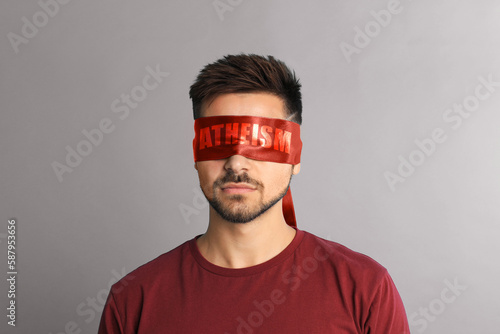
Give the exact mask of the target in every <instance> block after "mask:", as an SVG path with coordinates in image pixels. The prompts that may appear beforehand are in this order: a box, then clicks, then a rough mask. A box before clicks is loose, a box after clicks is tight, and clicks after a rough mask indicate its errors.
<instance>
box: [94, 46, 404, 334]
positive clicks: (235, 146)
mask: <svg viewBox="0 0 500 334" xmlns="http://www.w3.org/2000/svg"><path fill="white" fill-rule="evenodd" d="M190 97H191V99H192V101H193V111H194V118H195V139H194V141H193V150H194V157H195V169H196V170H197V171H198V177H199V180H200V186H201V189H202V190H203V193H204V194H205V196H206V198H207V200H208V201H209V203H210V215H209V224H208V229H207V231H206V233H205V234H203V235H201V236H199V237H196V238H194V239H192V240H190V241H188V242H186V243H184V244H182V245H181V246H179V247H177V248H175V249H174V250H172V251H170V252H168V253H166V254H163V255H161V256H159V257H158V258H157V259H155V260H153V261H151V262H149V263H147V264H145V265H143V266H142V267H139V268H138V269H136V270H135V271H133V272H132V273H130V274H129V276H128V277H126V278H124V279H123V281H122V282H118V283H116V284H115V285H114V286H113V288H112V289H111V292H110V295H109V297H108V301H107V304H106V306H105V308H104V311H103V315H102V319H101V324H100V327H99V333H101V334H105V333H148V334H151V333H203V334H207V333H208V334H211V333H218V334H219V333H220V334H233V333H238V334H239V333H321V334H324V333H335V334H353V333H370V334H403V333H409V329H408V324H407V319H406V315H405V310H404V307H403V303H402V301H401V298H400V296H399V294H398V292H397V290H396V288H395V286H394V284H393V282H392V280H391V278H390V276H389V274H388V273H387V271H386V269H385V268H383V267H382V266H380V265H379V264H378V263H376V262H375V261H374V260H372V259H371V258H369V257H367V256H365V255H362V254H359V253H356V252H353V251H351V250H349V249H347V248H346V247H344V246H342V245H339V244H337V243H334V242H330V241H326V240H323V239H321V238H318V237H316V236H314V235H312V234H310V233H307V232H304V231H301V230H299V229H297V228H296V223H295V216H294V213H293V205H292V202H291V196H290V190H289V185H290V181H291V178H292V176H293V175H296V174H297V173H299V171H300V151H301V148H302V142H301V141H300V126H299V125H300V123H301V121H302V116H301V115H302V102H301V93H300V83H299V81H298V80H297V79H296V77H295V74H294V73H293V72H291V71H290V70H289V69H288V67H287V66H286V65H285V64H284V63H282V62H281V61H278V60H276V59H274V58H273V57H271V56H268V57H261V56H257V55H243V54H241V55H231V56H226V57H224V58H222V59H220V60H218V61H216V62H215V63H212V64H209V65H207V66H205V68H204V69H203V70H202V71H201V72H200V74H199V75H198V77H197V79H196V81H195V83H194V84H193V85H192V86H191V90H190Z"/></svg>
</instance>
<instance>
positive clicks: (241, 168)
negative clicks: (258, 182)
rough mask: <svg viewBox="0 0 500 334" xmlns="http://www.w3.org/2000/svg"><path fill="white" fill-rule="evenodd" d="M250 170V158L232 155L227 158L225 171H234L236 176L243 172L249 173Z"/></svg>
mask: <svg viewBox="0 0 500 334" xmlns="http://www.w3.org/2000/svg"><path fill="white" fill-rule="evenodd" d="M249 168H250V164H249V161H248V158H245V157H244V156H242V155H232V156H230V157H229V158H227V160H226V163H225V164H224V169H225V170H226V171H227V170H229V169H230V170H232V171H233V172H234V174H239V173H241V172H247V171H248V170H249Z"/></svg>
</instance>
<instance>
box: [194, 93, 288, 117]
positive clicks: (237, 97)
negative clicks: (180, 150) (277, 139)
mask: <svg viewBox="0 0 500 334" xmlns="http://www.w3.org/2000/svg"><path fill="white" fill-rule="evenodd" d="M201 115H202V117H211V116H231V115H235V116H258V117H267V118H280V119H286V112H285V104H284V102H283V100H282V99H281V98H280V97H278V96H276V95H273V94H269V93H262V92H252V93H231V94H222V95H218V96H216V97H215V98H213V99H211V100H210V101H207V103H206V104H205V105H204V106H203V108H202V113H201Z"/></svg>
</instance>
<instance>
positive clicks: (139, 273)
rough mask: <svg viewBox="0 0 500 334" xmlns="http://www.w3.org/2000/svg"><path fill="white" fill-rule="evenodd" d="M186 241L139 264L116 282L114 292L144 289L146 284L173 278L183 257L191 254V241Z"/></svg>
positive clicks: (150, 284)
mask: <svg viewBox="0 0 500 334" xmlns="http://www.w3.org/2000/svg"><path fill="white" fill-rule="evenodd" d="M190 242H191V241H186V242H184V243H182V244H180V245H178V246H177V247H175V248H173V249H172V250H170V251H167V252H166V253H163V254H161V255H159V256H158V257H156V258H155V259H153V260H151V261H149V262H147V263H145V264H143V265H141V266H139V267H138V268H136V269H135V270H133V271H131V272H130V273H128V274H127V275H125V276H124V277H123V278H122V279H120V280H119V281H118V282H117V283H115V284H114V285H113V287H112V291H113V292H116V291H118V292H121V291H122V290H124V288H125V290H135V289H140V290H142V289H143V287H144V286H154V285H155V284H156V282H158V281H166V280H169V279H171V278H172V277H173V276H174V275H176V273H177V272H178V270H176V269H178V268H179V267H180V266H181V264H182V262H183V259H185V258H186V257H187V256H190V255H189V253H190V251H189V247H190V246H189V243H190Z"/></svg>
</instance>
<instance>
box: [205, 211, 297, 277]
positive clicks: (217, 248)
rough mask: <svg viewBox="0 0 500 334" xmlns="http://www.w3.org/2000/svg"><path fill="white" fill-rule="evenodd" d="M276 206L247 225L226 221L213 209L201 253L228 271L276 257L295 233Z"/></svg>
mask: <svg viewBox="0 0 500 334" xmlns="http://www.w3.org/2000/svg"><path fill="white" fill-rule="evenodd" d="M275 207H276V208H271V209H270V210H268V211H267V212H266V213H264V214H263V215H261V216H260V217H258V218H257V219H255V220H254V221H251V222H248V223H244V224H240V223H231V222H228V221H225V220H223V219H222V218H221V217H220V216H219V215H218V214H217V213H215V212H213V209H212V208H210V223H209V226H208V229H207V232H206V233H205V234H204V235H202V236H201V237H199V238H198V239H197V244H198V248H199V250H200V252H201V254H202V255H203V256H204V257H205V258H206V259H207V260H208V261H209V262H211V263H213V264H215V265H218V266H220V267H225V268H246V267H251V266H255V265H258V264H260V263H263V262H266V261H268V260H270V259H271V258H273V257H275V256H276V255H278V254H279V253H281V252H282V251H283V250H284V249H285V248H286V247H287V246H288V245H289V244H290V243H291V242H292V240H293V238H294V237H295V233H296V231H295V229H294V228H292V227H290V226H288V225H287V224H286V222H285V220H284V219H283V214H282V212H281V206H275ZM273 209H275V210H273ZM276 209H277V210H276Z"/></svg>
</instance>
